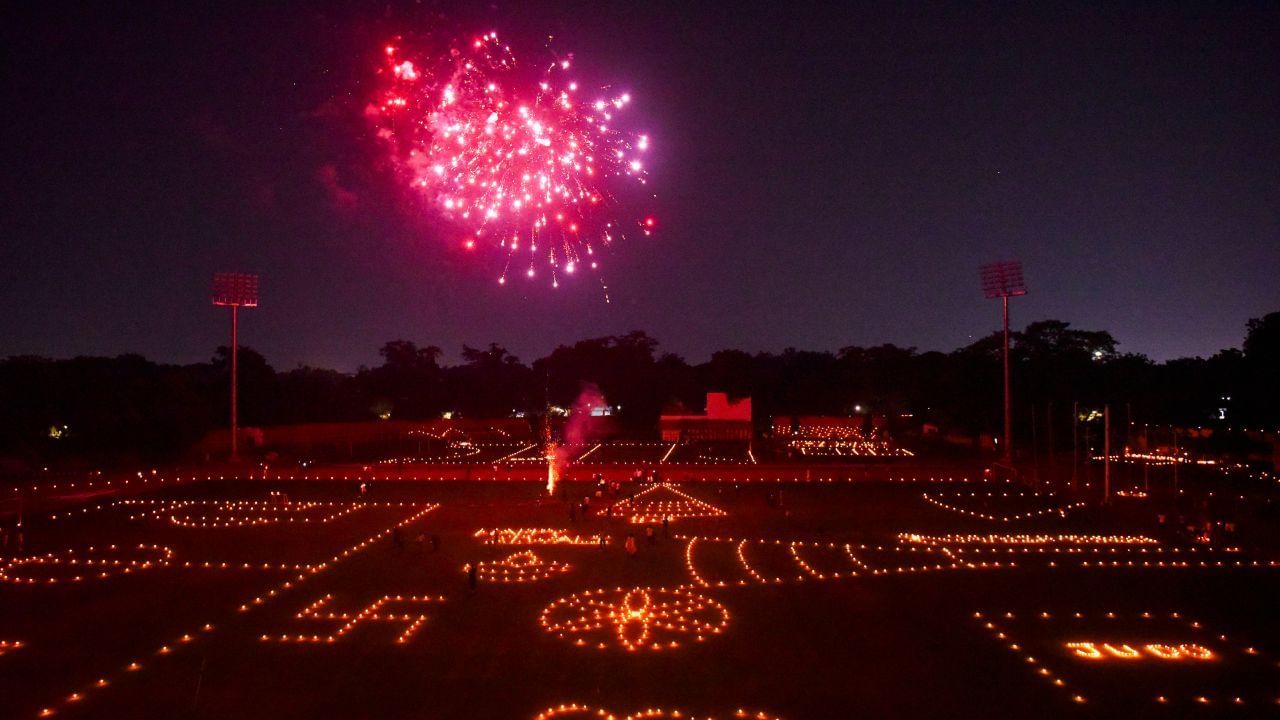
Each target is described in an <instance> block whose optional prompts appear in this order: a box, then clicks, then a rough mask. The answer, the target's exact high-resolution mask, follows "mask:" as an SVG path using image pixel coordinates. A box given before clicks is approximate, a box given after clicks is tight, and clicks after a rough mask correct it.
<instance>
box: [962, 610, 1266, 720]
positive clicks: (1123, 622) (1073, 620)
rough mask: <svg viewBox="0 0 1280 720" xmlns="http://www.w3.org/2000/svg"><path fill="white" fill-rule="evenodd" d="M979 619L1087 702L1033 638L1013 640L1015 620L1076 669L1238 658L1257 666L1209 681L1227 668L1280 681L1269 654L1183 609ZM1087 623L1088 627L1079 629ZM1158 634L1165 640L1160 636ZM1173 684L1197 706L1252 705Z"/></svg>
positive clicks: (1160, 698)
mask: <svg viewBox="0 0 1280 720" xmlns="http://www.w3.org/2000/svg"><path fill="white" fill-rule="evenodd" d="M973 618H974V619H975V620H977V621H978V622H979V623H980V624H981V625H982V626H983V627H984V628H985V629H986V630H987V631H988V632H989V633H990V634H991V636H992V637H993V638H994V639H995V640H996V641H997V642H999V643H1000V644H1002V645H1004V646H1005V647H1007V648H1008V649H1009V650H1010V651H1012V652H1014V653H1015V654H1017V655H1018V656H1019V658H1020V659H1021V660H1022V661H1023V662H1024V663H1026V664H1027V665H1028V666H1029V667H1030V668H1031V669H1032V670H1033V671H1034V672H1035V674H1036V676H1037V677H1039V678H1041V679H1043V680H1045V681H1047V682H1049V683H1051V684H1052V685H1054V686H1055V687H1058V688H1062V689H1063V690H1064V691H1066V692H1067V694H1069V695H1070V698H1071V700H1072V701H1073V702H1076V703H1085V702H1088V698H1087V697H1085V696H1084V695H1082V694H1080V693H1079V692H1078V691H1076V690H1074V689H1071V690H1067V688H1068V682H1067V680H1066V678H1065V677H1064V676H1063V675H1062V674H1060V673H1058V672H1057V671H1055V670H1053V669H1051V668H1050V667H1049V666H1048V665H1047V664H1046V661H1045V660H1044V659H1043V658H1040V657H1037V656H1036V655H1034V654H1032V652H1031V649H1030V648H1028V647H1027V644H1028V642H1029V641H1028V640H1026V639H1024V640H1018V639H1016V638H1014V637H1013V631H1012V626H1013V625H1014V624H1015V623H1024V624H1023V625H1022V626H1021V630H1020V631H1019V633H1018V634H1019V636H1023V635H1025V636H1026V637H1030V638H1031V641H1030V642H1034V643H1035V644H1036V645H1037V646H1039V647H1040V648H1041V649H1042V650H1044V651H1045V652H1046V653H1056V654H1057V655H1058V656H1059V658H1060V659H1062V660H1063V661H1070V662H1079V663H1082V665H1080V666H1077V667H1082V668H1083V667H1097V668H1101V667H1110V668H1114V669H1115V670H1117V671H1122V669H1123V668H1126V667H1155V666H1160V667H1164V666H1174V665H1183V666H1186V667H1188V668H1189V667H1199V666H1202V665H1209V664H1215V665H1216V664H1217V663H1218V662H1228V663H1229V665H1230V663H1231V661H1232V660H1238V661H1244V662H1251V663H1253V664H1254V667H1252V668H1245V667H1232V666H1229V667H1228V668H1216V669H1215V670H1214V671H1213V675H1212V676H1211V677H1208V678H1207V680H1208V681H1209V682H1213V683H1215V686H1218V685H1220V684H1221V683H1222V682H1223V679H1224V676H1223V673H1224V670H1225V671H1230V670H1234V671H1236V673H1237V674H1238V675H1239V676H1241V677H1245V678H1249V679H1253V680H1258V679H1260V678H1259V675H1260V673H1265V674H1269V675H1272V676H1273V677H1271V678H1270V679H1269V680H1263V682H1262V684H1263V685H1264V686H1265V687H1268V688H1272V689H1273V688H1274V687H1275V681H1276V680H1277V679H1280V677H1275V676H1276V675H1277V672H1276V666H1277V664H1276V663H1275V662H1273V661H1272V660H1273V659H1268V658H1266V657H1264V656H1263V654H1262V652H1261V651H1260V650H1258V648H1256V647H1253V646H1245V647H1240V646H1235V645H1233V644H1232V642H1231V641H1230V639H1229V638H1228V636H1226V635H1216V636H1212V637H1208V636H1210V635H1211V633H1209V632H1208V631H1207V630H1206V629H1205V627H1204V625H1202V624H1201V623H1200V622H1198V621H1194V620H1190V619H1188V618H1186V617H1185V616H1183V615H1182V614H1181V613H1178V612H1171V613H1152V612H1143V613H1132V614H1122V613H1117V612H1114V611H1111V612H1092V613H1088V614H1086V613H1083V612H1065V613H1051V612H1047V611H1045V612H1039V613H1024V614H1015V613H1012V612H1005V613H983V612H975V613H973ZM1058 624H1066V625H1069V626H1070V627H1069V628H1065V629H1064V628H1059V627H1056V625H1058ZM1082 625H1088V626H1087V627H1081V626H1082ZM1100 627H1101V628H1104V629H1101V630H1099V629H1098V628H1100ZM1046 632H1047V633H1049V634H1050V635H1051V636H1052V635H1059V636H1061V635H1063V634H1065V636H1066V639H1061V637H1060V638H1059V639H1056V640H1055V639H1048V638H1045V637H1044V636H1043V634H1044V633H1046ZM1088 635H1094V636H1099V635H1101V636H1103V637H1104V638H1105V639H1088V640H1085V639H1080V638H1081V637H1082V636H1085V637H1087V636H1088ZM1124 635H1128V636H1129V637H1130V639H1123V640H1121V639H1117V638H1118V637H1121V636H1124ZM1157 637H1159V638H1161V639H1160V640H1159V641H1154V640H1155V638H1157ZM1210 642H1212V643H1215V644H1217V645H1218V646H1219V649H1217V650H1215V649H1213V648H1211V647H1210V646H1209V645H1208V644H1207V643H1210ZM1237 664H1238V663H1237ZM1149 672H1150V671H1149V670H1147V671H1144V673H1149ZM1140 678H1141V680H1140ZM1151 678H1152V676H1149V675H1145V674H1144V675H1139V676H1133V677H1131V678H1130V680H1129V681H1128V682H1126V683H1122V684H1120V685H1114V684H1113V683H1109V685H1110V687H1109V688H1108V689H1109V690H1111V691H1113V692H1114V691H1115V689H1116V688H1125V689H1129V688H1132V687H1133V686H1134V685H1135V684H1144V683H1146V684H1149V683H1150V682H1151ZM1170 682H1173V683H1175V684H1176V690H1178V691H1181V692H1182V693H1184V694H1183V695H1182V698H1181V699H1183V700H1185V701H1188V702H1193V703H1195V704H1197V705H1210V704H1215V703H1219V702H1220V703H1221V704H1224V705H1227V706H1240V705H1245V704H1247V703H1246V700H1245V698H1244V697H1243V696H1241V695H1234V694H1232V695H1230V696H1227V697H1224V698H1217V697H1211V696H1209V695H1205V694H1198V695H1192V694H1189V692H1188V690H1187V688H1188V686H1189V685H1190V684H1191V683H1192V679H1191V678H1190V677H1189V676H1185V675H1178V676H1172V679H1171V680H1170ZM1073 687H1074V684H1073ZM1153 701H1154V702H1156V703H1158V704H1161V705H1166V704H1169V703H1171V702H1175V701H1176V700H1175V696H1172V695H1166V694H1164V693H1163V692H1161V693H1160V694H1158V695H1156V696H1154V698H1153ZM1264 701H1265V702H1269V703H1274V704H1280V697H1272V698H1266V699H1265V700H1264Z"/></svg>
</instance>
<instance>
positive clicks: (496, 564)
mask: <svg viewBox="0 0 1280 720" xmlns="http://www.w3.org/2000/svg"><path fill="white" fill-rule="evenodd" d="M572 567H573V566H572V565H570V564H569V563H562V562H559V561H556V560H543V559H542V558H540V557H538V556H537V555H535V554H534V552H533V551H532V550H524V551H522V552H518V553H513V554H511V555H508V556H507V557H505V558H502V559H501V560H485V561H483V562H479V563H477V564H476V575H477V577H478V578H479V579H480V580H483V581H484V582H491V583H522V582H533V581H535V580H544V579H546V578H549V577H552V576H554V575H559V574H561V573H566V572H569V570H570V569H571V568H572ZM466 570H467V568H466V567H463V571H464V572H465V571H466Z"/></svg>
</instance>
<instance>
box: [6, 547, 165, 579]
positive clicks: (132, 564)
mask: <svg viewBox="0 0 1280 720" xmlns="http://www.w3.org/2000/svg"><path fill="white" fill-rule="evenodd" d="M172 558H173V550H170V549H169V548H167V547H161V546H160V545H136V546H134V547H130V548H120V547H118V546H116V545H108V546H106V547H94V546H89V547H88V548H85V549H84V550H66V551H63V552H57V553H47V554H44V555H35V556H32V557H23V558H13V559H11V560H8V561H7V562H5V563H4V564H0V582H7V583H14V584H17V585H54V584H57V583H62V582H82V581H84V580H103V579H106V578H109V577H112V576H114V575H127V574H129V573H133V572H139V571H143V570H149V569H151V568H154V567H162V566H165V565H168V564H169V561H170V560H171V559H172Z"/></svg>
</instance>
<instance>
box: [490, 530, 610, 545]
mask: <svg viewBox="0 0 1280 720" xmlns="http://www.w3.org/2000/svg"><path fill="white" fill-rule="evenodd" d="M473 537H475V538H476V539H477V540H479V541H480V542H481V544H484V545H599V544H600V536H599V535H576V534H573V533H570V532H568V531H566V530H560V529H558V528H480V529H479V530H477V531H475V534H474V535H473ZM604 541H605V542H606V543H608V541H609V538H608V537H606V538H605V539H604Z"/></svg>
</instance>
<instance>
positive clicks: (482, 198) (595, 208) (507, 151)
mask: <svg viewBox="0 0 1280 720" xmlns="http://www.w3.org/2000/svg"><path fill="white" fill-rule="evenodd" d="M384 54H385V67H384V68H383V70H382V71H381V73H380V74H381V76H382V77H383V78H384V80H385V82H384V85H383V86H382V88H381V89H380V91H379V95H378V99H377V102H376V105H374V106H372V107H371V109H370V115H371V116H372V117H373V118H374V121H375V123H376V125H377V128H378V135H379V136H380V137H381V138H382V139H383V140H385V141H386V142H387V143H388V145H389V146H390V148H391V149H392V152H393V157H394V159H395V161H396V164H397V165H398V166H399V167H400V168H401V169H402V170H403V171H404V172H405V174H406V175H407V177H408V182H409V183H410V185H411V187H413V188H414V189H415V190H417V191H419V192H421V193H422V196H423V198H424V199H425V200H426V202H428V204H429V205H430V206H431V207H432V208H433V209H435V210H436V211H438V212H440V213H441V214H443V215H444V216H446V217H448V218H450V219H451V220H454V221H455V222H457V223H458V224H459V225H461V226H462V227H463V228H464V229H465V231H466V232H465V235H464V237H463V238H462V239H461V244H462V245H463V247H464V248H465V249H467V250H472V249H475V248H476V247H480V246H484V245H487V246H493V247H497V248H499V249H500V250H501V251H502V252H504V253H505V255H506V258H505V263H504V268H503V271H502V273H501V275H500V276H499V278H498V282H499V283H500V284H505V283H506V281H507V278H508V276H509V275H510V274H513V273H518V274H522V275H524V276H526V277H527V278H530V279H533V278H537V277H538V276H539V275H540V274H541V272H542V271H543V269H544V266H545V270H546V271H548V272H549V274H550V277H551V285H552V286H553V287H558V286H559V281H560V279H561V277H562V276H565V275H574V274H575V273H576V272H579V271H581V270H597V269H599V266H600V261H599V255H598V250H599V249H600V248H602V247H604V246H607V245H609V244H611V243H612V242H614V241H616V240H618V239H620V238H622V237H624V236H625V235H626V234H627V233H628V232H630V231H631V228H632V226H634V230H637V231H639V232H641V233H643V234H644V235H650V234H651V233H652V232H653V231H654V228H655V224H656V221H655V220H654V218H652V217H646V218H644V219H643V220H639V221H634V222H626V223H623V222H620V221H617V220H615V219H613V218H612V217H611V216H610V214H609V211H608V208H609V207H610V206H612V205H613V204H614V195H613V193H612V192H610V189H611V188H619V187H621V186H622V185H623V184H626V183H638V184H641V185H642V184H644V183H645V171H644V167H645V165H644V160H643V155H644V152H645V151H646V150H647V149H648V147H649V144H650V139H649V138H648V137H647V136H645V135H629V134H627V133H624V132H622V131H620V130H618V129H617V128H615V127H614V122H615V119H616V116H617V115H618V114H619V113H620V112H621V111H622V110H623V109H625V108H626V107H627V105H628V104H629V103H630V102H631V96H630V95H629V94H628V93H618V94H601V95H598V96H593V97H588V98H584V97H583V96H581V95H580V93H579V88H580V85H579V83H578V82H577V81H575V80H573V79H572V78H571V77H570V76H569V72H570V69H571V67H572V56H568V57H561V58H556V59H555V60H554V62H550V63H548V65H546V66H545V68H544V71H543V72H542V73H541V74H540V77H539V79H538V80H536V81H530V82H525V83H523V84H522V82H521V78H522V70H521V69H520V68H519V67H518V66H517V63H516V59H515V56H514V55H513V54H512V52H511V48H510V47H508V46H507V45H504V44H503V43H502V42H501V41H499V39H498V36H497V33H492V32H491V33H486V34H485V35H481V36H479V37H477V38H474V39H473V40H472V41H471V42H470V43H467V44H460V45H455V46H454V47H453V48H452V49H450V51H449V52H448V53H447V55H444V56H431V55H425V56H418V55H414V53H413V52H412V51H410V50H407V49H405V48H402V47H401V46H400V44H399V43H395V44H388V45H387V46H386V47H385V48H384ZM526 263H527V265H526Z"/></svg>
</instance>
